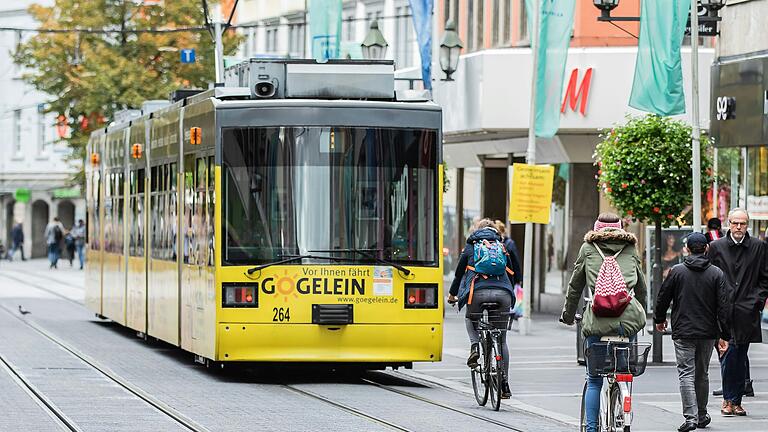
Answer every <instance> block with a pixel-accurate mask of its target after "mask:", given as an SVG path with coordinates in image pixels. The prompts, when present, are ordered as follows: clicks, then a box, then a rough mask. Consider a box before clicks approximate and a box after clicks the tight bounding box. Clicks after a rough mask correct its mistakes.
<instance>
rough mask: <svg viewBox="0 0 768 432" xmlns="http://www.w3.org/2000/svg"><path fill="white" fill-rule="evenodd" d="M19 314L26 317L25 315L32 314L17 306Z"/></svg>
mask: <svg viewBox="0 0 768 432" xmlns="http://www.w3.org/2000/svg"><path fill="white" fill-rule="evenodd" d="M19 312H20V313H21V314H22V315H26V314H28V313H32V312H30V311H28V310H26V309H24V308H23V307H21V305H19Z"/></svg>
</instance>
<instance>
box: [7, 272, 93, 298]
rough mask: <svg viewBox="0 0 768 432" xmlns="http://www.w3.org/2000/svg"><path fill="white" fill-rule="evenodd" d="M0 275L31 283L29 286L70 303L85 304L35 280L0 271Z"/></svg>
mask: <svg viewBox="0 0 768 432" xmlns="http://www.w3.org/2000/svg"><path fill="white" fill-rule="evenodd" d="M0 277H4V278H6V279H10V280H12V281H16V282H19V283H22V284H25V285H29V286H31V287H34V288H36V289H39V290H41V291H45V292H47V293H48V294H51V295H54V296H56V297H58V298H60V299H63V300H66V301H68V302H70V303H74V304H76V305H78V306H83V302H80V301H77V300H75V299H73V298H71V297H67V296H65V295H63V294H61V293H60V292H58V291H56V290H52V289H50V288H47V287H44V286H42V285H40V284H37V283H34V282H30V281H28V280H24V279H21V278H18V277H16V276H11V275H9V274H7V273H5V272H3V273H0Z"/></svg>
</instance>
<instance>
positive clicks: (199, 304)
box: [181, 153, 215, 355]
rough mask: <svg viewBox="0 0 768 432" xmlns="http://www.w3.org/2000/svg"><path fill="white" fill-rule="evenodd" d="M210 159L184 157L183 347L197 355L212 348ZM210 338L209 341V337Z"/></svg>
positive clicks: (213, 311)
mask: <svg viewBox="0 0 768 432" xmlns="http://www.w3.org/2000/svg"><path fill="white" fill-rule="evenodd" d="M209 161H210V162H211V163H212V162H213V157H212V155H210V156H209V155H207V154H203V153H196V154H188V155H186V156H185V157H184V176H183V179H184V181H183V183H184V189H183V197H184V201H183V215H182V233H183V248H184V254H183V258H182V259H183V261H182V279H181V280H182V284H181V292H182V317H181V326H182V331H181V346H182V348H184V349H187V350H189V351H192V352H195V353H197V354H201V355H204V354H208V355H210V354H212V353H208V348H209V347H212V342H213V340H212V335H213V333H212V332H213V330H214V326H215V325H214V323H213V322H208V321H209V320H208V319H206V318H207V317H208V315H212V313H215V304H214V303H213V302H212V301H210V299H211V298H212V297H213V296H211V295H210V294H212V293H213V291H212V290H213V267H211V266H209V262H211V263H212V261H211V260H210V259H209V246H208V237H209V227H210V222H211V221H210V216H209V215H210V214H211V212H210V211H209V197H208V195H209V188H208V185H209V179H208V173H209ZM209 339H210V340H209Z"/></svg>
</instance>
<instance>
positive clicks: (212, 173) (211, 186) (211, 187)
mask: <svg viewBox="0 0 768 432" xmlns="http://www.w3.org/2000/svg"><path fill="white" fill-rule="evenodd" d="M215 182H216V165H215V163H214V159H213V156H209V157H208V202H207V209H208V213H207V215H206V218H207V219H206V227H207V228H208V235H207V236H206V241H207V243H208V266H213V256H214V248H215V247H216V246H215V245H216V241H215V238H214V226H213V221H214V220H215V214H214V211H215V209H216V207H215V205H216V199H215V198H214V194H215V193H216V184H215Z"/></svg>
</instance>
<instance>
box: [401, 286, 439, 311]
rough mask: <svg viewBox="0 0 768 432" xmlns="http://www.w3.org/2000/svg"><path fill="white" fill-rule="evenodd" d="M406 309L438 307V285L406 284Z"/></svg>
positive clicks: (404, 303)
mask: <svg viewBox="0 0 768 432" xmlns="http://www.w3.org/2000/svg"><path fill="white" fill-rule="evenodd" d="M403 305H404V306H405V308H406V309H436V308H437V285H436V284H419V283H413V284H409V283H407V284H405V301H404V302H403Z"/></svg>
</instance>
